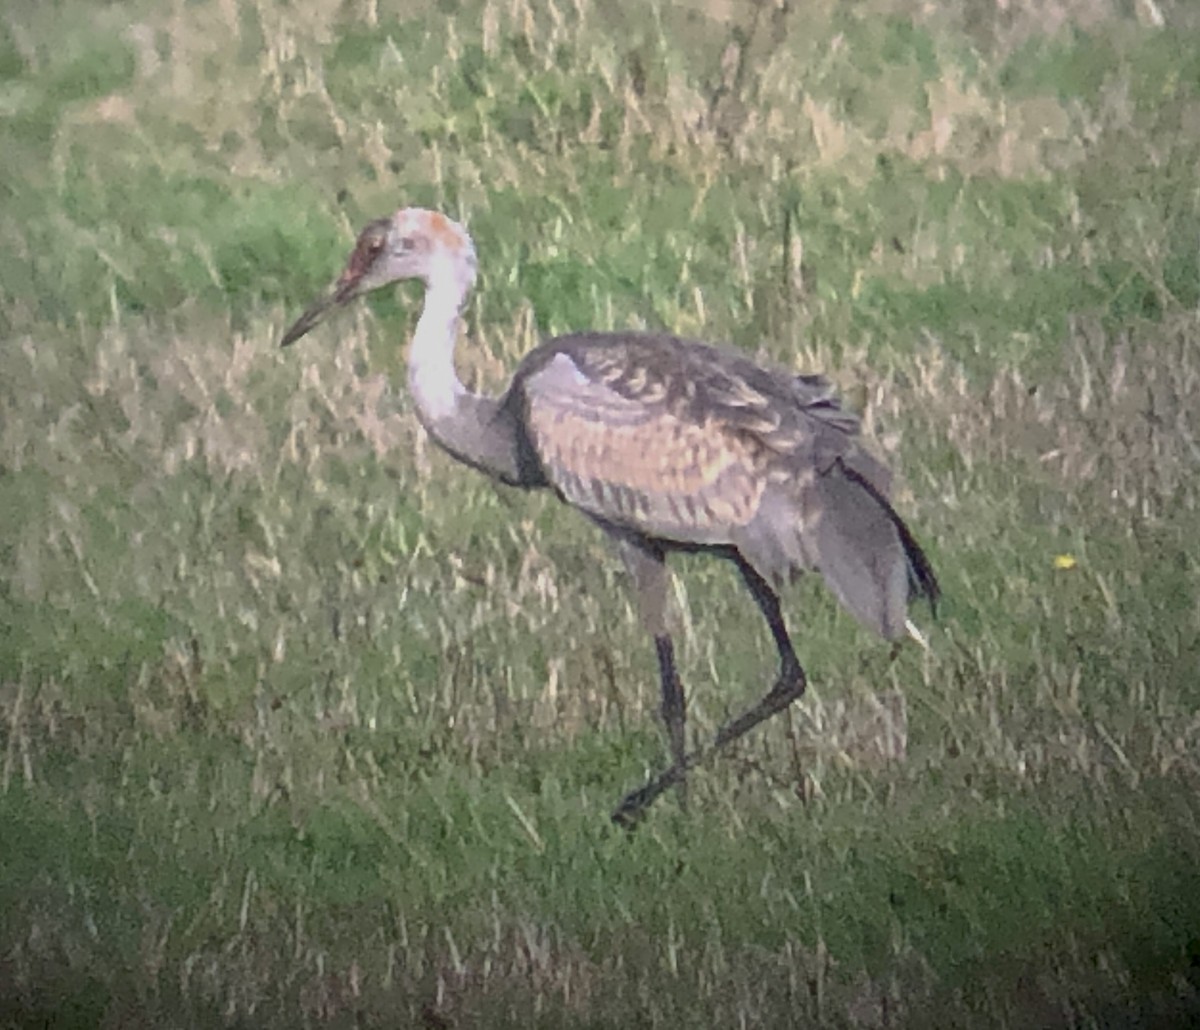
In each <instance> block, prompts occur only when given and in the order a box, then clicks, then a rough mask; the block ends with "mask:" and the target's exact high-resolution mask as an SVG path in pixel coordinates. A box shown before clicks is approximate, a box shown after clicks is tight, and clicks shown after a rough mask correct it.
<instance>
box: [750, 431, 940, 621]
mask: <svg viewBox="0 0 1200 1030" xmlns="http://www.w3.org/2000/svg"><path fill="white" fill-rule="evenodd" d="M852 460H853V461H854V464H850V463H849V462H847V461H846V460H845V459H844V458H842V457H838V458H836V459H834V460H833V462H832V463H831V464H830V465H828V466H827V467H826V468H825V469H824V470H823V471H820V472H817V471H815V470H811V469H809V470H806V471H805V472H802V473H799V474H797V475H795V476H794V477H792V478H789V479H788V480H786V481H784V482H779V483H778V485H777V486H775V487H774V488H773V489H770V490H768V491H767V492H766V493H764V495H763V497H762V499H761V501H760V503H759V506H758V510H757V512H756V515H755V518H754V519H753V520H752V521H751V522H750V523H748V524H747V525H746V526H745V527H743V528H742V530H741V532H739V533H738V534H737V535H736V536H735V537H734V540H733V543H734V544H735V546H736V547H737V549H738V550H739V552H740V553H741V554H742V556H743V557H745V558H746V559H747V560H748V561H749V562H750V564H751V565H753V566H754V568H755V569H757V570H758V572H759V574H760V575H762V576H763V577H764V578H765V579H767V580H768V581H770V582H773V583H775V584H777V585H781V584H782V583H783V582H784V581H785V580H786V579H789V578H791V576H793V575H794V574H795V573H796V572H798V571H800V570H803V569H816V570H819V571H820V573H821V576H822V578H823V579H824V580H825V583H826V584H827V585H828V587H829V588H830V590H832V591H833V593H834V594H835V595H836V597H837V598H838V600H839V601H841V603H842V605H843V606H844V607H845V608H846V610H847V611H849V612H850V613H851V614H852V615H854V617H855V618H857V619H858V620H859V622H861V623H862V624H863V625H864V626H866V627H868V628H869V629H872V630H874V631H875V632H876V633H878V634H879V635H880V636H882V637H885V638H886V639H888V640H896V639H898V638H900V637H903V636H905V635H914V636H917V637H918V638H919V633H913V629H912V623H911V622H910V621H909V618H908V604H909V601H911V600H912V599H914V598H916V597H924V598H926V599H927V600H928V601H929V602H930V604H931V605H936V603H937V599H938V597H939V596H940V593H941V591H940V589H939V587H938V583H937V578H936V577H935V576H934V573H933V567H932V566H931V565H930V562H929V559H928V558H926V557H925V553H924V552H923V551H922V550H921V548H920V546H919V545H918V544H917V542H916V540H915V539H913V535H912V533H911V532H909V529H908V527H907V526H906V525H905V524H904V521H903V519H901V518H900V516H899V515H897V514H896V511H895V509H894V508H893V507H892V506H891V504H890V503H889V502H888V499H887V497H886V495H885V494H884V490H885V489H886V486H887V480H888V477H887V471H886V470H885V469H884V468H883V466H882V465H880V464H879V463H878V462H876V461H875V460H874V459H873V458H871V457H870V455H868V454H866V453H865V452H862V453H859V454H857V455H855V456H854V458H853V459H852Z"/></svg>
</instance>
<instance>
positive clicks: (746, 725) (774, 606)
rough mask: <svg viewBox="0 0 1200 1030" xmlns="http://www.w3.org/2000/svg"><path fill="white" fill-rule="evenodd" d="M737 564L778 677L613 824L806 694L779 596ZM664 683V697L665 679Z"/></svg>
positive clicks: (630, 802)
mask: <svg viewBox="0 0 1200 1030" xmlns="http://www.w3.org/2000/svg"><path fill="white" fill-rule="evenodd" d="M735 561H736V562H737V566H738V570H739V571H740V572H741V574H742V580H743V582H745V584H746V587H747V589H748V590H749V591H750V595H751V596H752V597H753V598H754V601H755V603H756V604H757V605H758V608H759V611H761V612H762V613H763V618H765V619H766V620H767V625H768V626H769V627H770V630H771V636H772V637H773V638H774V640H775V647H776V649H777V650H778V651H779V676H778V678H777V679H776V680H775V684H774V686H772V687H771V689H770V691H768V693H767V694H766V696H765V697H763V698H762V699H761V700H759V701H758V702H757V703H756V704H753V705H751V706H750V707H749V708H747V709H746V710H745V711H744V712H742V714H741V715H739V716H737V717H736V718H734V719H731V720H730V721H729V722H727V723H726V724H725V725H724V726H722V727H721V728H720V729H719V730H717V734H716V736H715V737H714V738H713V742H712V744H711V746H709V747H707V748H701V749H700V750H697V751H693V752H692V753H691V754H684V755H682V756H680V755H679V754H673V756H672V757H673V758H674V762H673V763H672V765H671V767H670V768H669V769H667V770H666V771H665V772H663V773H661V774H660V775H659V776H657V777H655V778H654V779H652V780H650V782H649V783H647V784H645V786H642V787H639V788H638V789H637V790H635V791H633V792H632V793H630V794H628V795H626V797H625V798H624V799H623V800H622V801H621V804H620V805H618V806H617V810H616V811H615V812H613V815H612V818H613V822H615V823H617V824H618V825H621V826H626V827H632V826H634V825H635V824H636V823H637V821H638V819H639V818H640V817H641V814H642V813H643V812H644V811H645V809H646V808H648V807H649V806H650V805H651V804H652V803H653V802H654V801H655V799H656V798H658V796H659V795H660V794H662V793H663V792H664V791H666V790H669V789H670V788H671V787H673V786H675V785H676V784H679V783H683V782H684V779H685V777H686V776H687V771H688V770H689V769H690V768H692V766H694V765H696V763H697V762H699V761H701V760H702V759H704V758H706V757H708V755H709V754H711V753H712V752H714V751H717V750H719V749H720V748H723V747H724V746H725V745H726V744H728V743H730V742H731V741H734V740H737V738H738V737H740V736H742V735H743V734H745V733H748V732H749V731H750V730H752V729H754V727H755V726H757V725H758V724H759V723H761V722H764V721H765V720H767V719H769V718H770V717H771V716H772V715H775V714H776V713H777V712H781V711H783V710H784V709H785V708H787V706H788V705H790V704H791V703H792V702H793V701H795V700H797V699H798V698H799V697H800V696H801V695H803V693H804V688H805V686H806V685H807V681H806V679H805V676H804V669H803V668H802V667H801V665H800V660H799V659H798V658H797V657H796V652H795V650H794V649H793V647H792V641H791V638H790V637H789V636H788V632H787V627H786V626H785V625H784V621H783V611H782V610H781V608H780V606H779V595H778V594H776V593H775V591H774V590H772V589H771V586H770V584H769V583H767V581H766V580H765V579H763V578H762V576H760V575H759V574H758V573H757V572H756V571H755V570H754V569H753V568H752V567H751V566H750V565H749V564H747V563H746V561H745V560H744V559H743V558H741V556H740V555H739V556H737V557H736V558H735ZM663 682H664V688H663V689H664V698H665V696H666V694H665V691H666V686H665V684H666V680H665V679H664V681H663ZM664 707H665V706H664ZM672 751H674V747H672Z"/></svg>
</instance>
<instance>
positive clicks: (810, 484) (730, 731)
mask: <svg viewBox="0 0 1200 1030" xmlns="http://www.w3.org/2000/svg"><path fill="white" fill-rule="evenodd" d="M475 270H476V261H475V247H474V244H473V243H472V241H471V238H470V236H469V235H468V234H467V232H466V230H465V229H464V228H463V227H462V226H461V225H459V224H458V223H457V222H454V221H452V220H451V219H449V218H447V217H446V216H445V215H443V214H440V213H438V212H435V211H426V210H422V209H417V208H406V209H403V210H400V211H398V212H396V214H394V215H393V216H392V217H391V218H384V219H379V220H377V221H374V222H371V223H370V224H369V225H368V226H367V227H366V228H365V229H363V230H362V232H361V233H360V234H359V237H358V241H357V243H356V244H355V247H354V250H353V251H352V253H351V254H350V258H349V260H348V262H347V263H346V267H345V270H344V271H343V272H342V274H341V276H340V277H339V278H338V279H337V281H336V283H335V284H334V285H333V287H332V288H331V290H330V291H329V292H328V294H327V295H325V296H323V297H321V298H320V299H319V300H317V301H316V302H315V303H314V304H313V305H312V306H311V307H309V308H308V310H307V311H305V312H304V314H303V315H301V316H300V318H299V319H297V321H296V322H295V324H294V325H293V326H292V327H291V328H290V329H288V331H287V332H286V333H285V334H284V337H283V345H284V346H287V345H288V344H291V343H293V342H295V341H296V340H298V339H300V337H301V336H303V335H304V334H305V333H307V332H308V331H309V330H310V329H312V328H313V326H315V325H316V324H317V323H318V322H320V321H321V319H322V318H323V317H324V316H325V314H326V313H327V312H328V311H329V310H330V309H331V308H334V307H337V306H339V305H342V304H345V303H347V302H348V301H350V300H352V299H354V298H355V297H359V296H361V295H363V294H364V293H367V292H369V291H371V290H375V289H378V288H380V287H382V286H385V285H387V284H389V283H392V282H396V281H398V280H403V279H420V280H422V281H423V282H424V284H425V304H424V309H423V310H422V312H421V316H420V318H419V319H418V321H417V327H416V333H415V335H414V336H413V340H412V350H411V354H410V357H409V364H408V385H409V390H410V391H411V393H412V396H413V398H414V400H415V402H416V410H417V417H418V418H419V419H420V421H421V423H422V425H424V427H425V429H426V430H427V431H428V432H429V435H430V436H432V437H433V439H434V440H435V441H437V443H438V444H440V445H441V446H442V447H443V448H445V449H446V450H447V451H448V452H449V453H450V454H451V455H453V456H454V457H455V458H457V459H458V460H459V461H462V462H464V463H466V464H467V465H470V466H471V467H473V468H476V469H478V470H479V471H481V472H484V473H486V474H488V475H489V476H492V477H494V478H496V479H498V480H500V481H502V482H504V483H508V484H511V485H513V486H519V487H526V488H535V487H548V488H550V489H551V490H553V491H554V492H555V493H556V494H557V495H558V496H559V498H560V499H561V500H563V501H565V502H566V503H567V504H569V505H571V506H572V507H575V508H577V509H579V510H580V511H581V512H583V513H584V515H586V516H587V517H588V518H589V519H591V520H592V521H593V522H594V523H596V524H597V525H598V526H599V527H600V528H601V529H603V530H604V532H605V533H606V534H607V535H608V536H609V537H610V538H611V539H612V540H613V541H615V543H616V545H617V548H618V550H619V551H620V553H621V556H622V557H623V559H624V561H625V563H626V565H627V567H628V570H629V573H630V575H631V578H632V580H633V582H634V585H635V589H636V594H637V599H638V607H639V611H640V615H641V619H642V622H643V623H644V625H645V628H646V629H647V630H648V631H649V633H650V635H651V636H652V637H653V638H654V646H655V649H656V651H657V655H658V672H659V679H660V682H661V688H662V709H661V712H662V718H663V722H664V723H665V724H666V730H667V736H668V739H669V742H670V749H671V759H672V761H671V765H670V766H669V767H668V768H667V769H666V771H664V772H663V773H661V774H660V775H658V776H656V777H654V778H652V779H650V780H649V781H648V782H647V783H646V784H645V785H644V786H642V787H640V788H639V789H637V790H635V791H633V792H631V793H630V794H628V795H627V796H626V797H625V798H624V799H623V800H622V801H621V803H620V805H619V806H618V807H617V809H616V810H615V812H614V813H613V820H614V821H616V822H617V823H619V824H623V825H632V824H633V823H634V822H635V821H636V820H637V819H638V818H639V817H640V815H641V814H642V812H643V811H644V810H645V808H646V807H647V806H649V805H650V804H651V803H652V802H653V801H654V800H655V798H657V797H658V796H659V795H660V794H662V793H663V792H664V791H666V790H667V789H668V788H670V787H672V786H675V785H678V786H679V788H680V793H681V796H682V794H683V790H684V786H685V783H684V781H685V777H686V773H687V771H688V769H689V768H691V767H692V766H693V765H695V763H696V762H697V760H698V759H699V758H700V757H702V755H703V754H705V753H707V749H700V750H697V751H694V752H688V751H687V748H686V744H685V738H684V728H685V711H684V695H683V687H682V685H681V683H680V680H679V676H678V674H677V673H676V669H675V649H674V645H673V643H672V640H671V634H670V633H669V632H668V627H667V618H666V614H667V612H666V608H667V572H666V564H665V559H666V556H667V555H668V554H669V553H671V552H674V551H685V552H696V551H705V552H711V553H713V554H716V555H719V556H720V557H723V558H726V559H728V560H730V561H732V562H733V563H734V564H735V565H736V566H737V569H738V572H739V573H740V574H741V577H742V580H743V582H744V583H745V584H746V587H747V588H748V590H749V592H750V596H751V597H753V598H754V602H755V604H757V605H758V608H759V610H760V611H761V612H762V614H763V617H764V618H765V619H766V621H767V626H768V627H769V628H770V631H771V636H772V637H773V638H774V642H775V647H776V648H777V649H778V652H779V674H778V676H777V678H776V680H775V683H774V685H773V686H772V687H771V689H770V691H769V692H768V693H767V694H766V695H765V696H764V697H763V698H762V699H761V700H760V701H758V702H757V703H756V704H754V705H752V706H750V707H749V708H748V709H747V710H746V711H745V712H743V713H742V714H741V715H739V716H738V717H737V718H734V719H733V720H731V721H730V722H729V723H727V724H726V725H724V726H722V727H721V728H720V729H719V730H718V732H717V734H716V737H715V739H714V741H713V744H712V748H713V749H716V748H720V747H722V746H724V745H725V744H727V743H729V742H730V741H732V740H734V739H736V738H738V737H740V736H741V735H742V734H744V733H746V732H747V731H748V730H750V729H752V728H753V727H755V726H757V725H758V724H759V723H761V722H762V721H764V720H765V719H768V718H769V717H770V716H772V715H774V714H775V713H776V712H779V711H782V710H783V709H785V708H786V707H787V706H788V705H789V704H791V702H792V701H794V700H796V699H797V698H799V697H800V696H801V694H803V692H804V688H805V682H806V680H805V674H804V670H803V668H802V667H801V665H800V662H799V660H798V659H797V657H796V652H795V651H794V650H793V648H792V643H791V640H790V639H789V637H788V633H787V628H786V627H785V625H784V620H783V613H782V611H781V609H780V604H779V596H778V594H777V593H776V590H777V589H778V587H779V586H780V584H781V582H782V581H783V580H786V579H790V578H791V577H792V576H794V575H795V574H796V573H798V572H799V571H801V570H804V569H817V570H819V571H820V573H821V575H822V576H823V577H824V579H825V582H826V583H827V584H828V585H829V587H830V588H831V589H832V590H833V592H834V594H835V595H836V596H837V598H838V599H839V600H840V601H841V603H842V604H843V605H844V606H845V607H846V608H847V609H848V610H849V611H850V612H851V613H852V614H853V615H855V616H856V617H857V618H858V620H859V621H860V622H862V623H863V624H864V625H866V626H867V627H869V628H870V629H872V630H874V631H875V632H876V633H878V634H880V635H881V636H883V637H885V638H887V639H891V640H895V639H897V638H899V637H901V636H903V634H904V633H905V632H906V630H907V631H908V632H910V633H911V634H912V635H914V636H916V637H917V638H918V639H920V634H919V632H918V631H917V630H916V628H915V627H914V626H913V625H912V623H911V622H910V621H909V619H908V602H909V601H910V600H911V599H912V598H914V597H918V596H922V597H925V598H927V599H928V600H929V602H930V604H931V605H933V604H935V603H936V600H937V597H938V585H937V580H936V579H935V578H934V574H933V569H932V567H931V566H930V564H929V561H928V560H927V559H926V557H925V555H924V553H923V552H922V551H921V548H920V547H919V546H918V545H917V543H916V541H915V540H914V539H913V536H912V534H911V533H910V532H909V530H908V528H907V527H906V526H905V524H904V522H903V521H902V520H901V519H900V516H899V515H897V514H896V512H895V511H894V510H893V509H892V507H891V505H890V504H889V503H888V500H887V493H888V485H889V479H890V477H889V474H888V472H887V470H886V469H885V468H884V467H883V465H882V464H881V463H880V462H879V461H878V460H877V459H875V458H874V457H872V456H871V455H870V454H869V453H868V452H867V451H866V450H864V449H863V447H862V445H861V444H860V442H859V440H858V435H857V434H858V419H857V418H856V417H855V416H854V415H853V414H851V413H850V412H848V411H846V410H844V409H843V408H842V406H841V404H840V402H839V400H838V398H837V396H836V395H835V394H834V392H833V390H832V388H831V386H830V384H829V383H828V382H827V381H826V380H825V379H824V378H822V377H820V376H809V375H794V374H791V373H789V372H786V371H783V370H781V369H772V368H766V367H763V366H761V365H759V364H757V363H755V362H754V361H751V360H750V358H749V357H747V356H746V355H744V354H742V353H739V352H738V351H736V350H732V349H726V348H721V347H715V346H711V345H709V344H705V343H697V342H693V341H689V340H681V339H678V338H676V337H674V336H669V335H665V334H659V333H640V332H638V333H634V332H584V333H571V334H569V335H566V336H558V337H555V338H554V339H550V340H546V341H545V342H544V343H542V344H541V345H539V346H537V347H535V348H534V349H533V350H532V351H530V353H529V354H527V355H526V356H525V358H524V360H522V361H521V363H520V365H519V366H518V367H517V370H516V373H515V374H514V375H513V378H512V382H511V383H510V385H509V387H508V389H507V390H505V391H504V393H503V394H502V395H501V396H499V397H487V396H480V395H478V394H474V393H471V392H470V391H468V390H467V389H466V388H465V387H464V386H463V384H462V383H461V382H460V381H459V378H458V375H457V374H456V372H455V369H454V349H455V345H456V341H457V337H458V330H459V318H460V315H461V312H462V308H463V305H464V303H465V302H466V298H467V295H468V293H469V292H470V290H471V287H472V286H473V285H474V282H475Z"/></svg>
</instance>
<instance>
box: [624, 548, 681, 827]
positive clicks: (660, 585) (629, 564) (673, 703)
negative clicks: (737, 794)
mask: <svg viewBox="0 0 1200 1030" xmlns="http://www.w3.org/2000/svg"><path fill="white" fill-rule="evenodd" d="M617 544H618V548H619V549H620V552H621V557H622V558H623V559H624V561H625V567H626V568H627V569H628V570H629V574H630V576H631V577H632V579H633V582H634V587H635V589H636V591H637V601H638V609H639V611H640V613H641V617H642V622H643V624H644V625H645V627H646V630H647V631H648V632H649V633H650V635H651V636H652V637H653V638H654V650H655V653H656V654H657V656H658V678H659V682H660V684H661V686H662V707H661V712H662V720H663V725H664V726H665V727H666V730H667V739H668V741H669V742H670V746H671V764H672V767H673V768H674V767H678V768H679V769H680V770H681V771H682V770H683V767H684V765H683V763H684V760H685V758H686V755H687V742H686V729H687V710H686V702H685V700H684V696H683V684H682V683H681V682H680V681H679V673H678V671H677V670H676V668H675V644H674V642H673V641H672V640H671V634H670V633H669V632H668V631H667V565H666V557H665V555H664V554H663V551H662V548H660V547H655V546H654V545H653V544H650V543H648V542H644V541H641V540H631V539H628V538H625V537H620V538H618V540H617ZM675 782H677V783H678V785H679V801H680V803H681V804H683V805H686V804H687V784H686V782H685V780H684V777H683V776H680V777H679V778H678V780H677V781H675Z"/></svg>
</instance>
